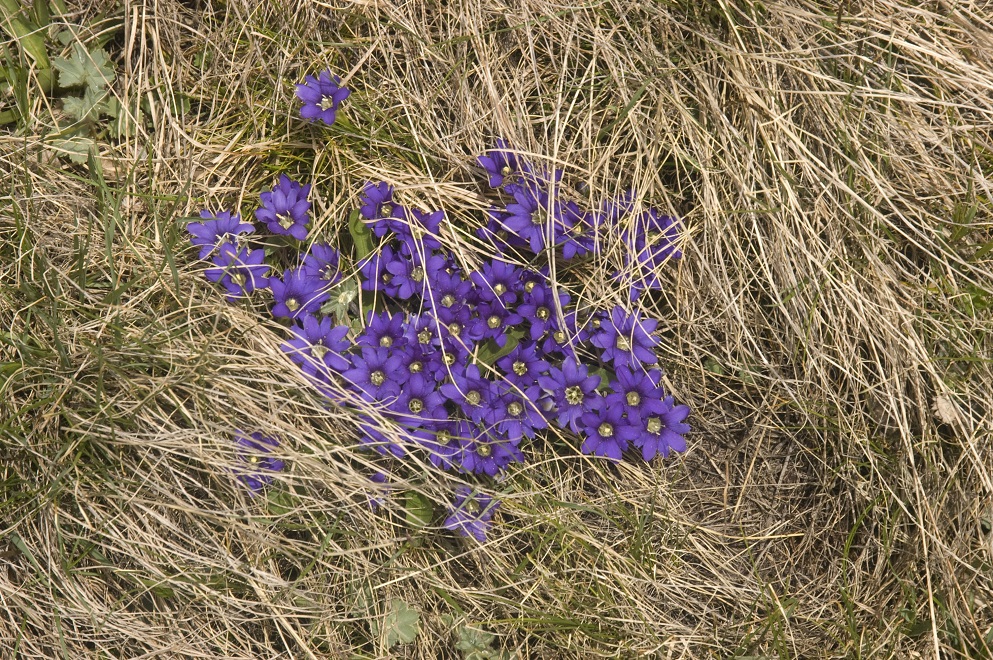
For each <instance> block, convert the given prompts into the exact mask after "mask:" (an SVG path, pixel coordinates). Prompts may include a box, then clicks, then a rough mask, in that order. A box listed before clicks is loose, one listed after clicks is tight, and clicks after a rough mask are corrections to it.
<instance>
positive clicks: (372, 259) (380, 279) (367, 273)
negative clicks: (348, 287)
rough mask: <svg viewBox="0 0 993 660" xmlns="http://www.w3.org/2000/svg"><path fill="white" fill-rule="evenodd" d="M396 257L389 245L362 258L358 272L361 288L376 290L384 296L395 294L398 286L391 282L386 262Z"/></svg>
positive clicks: (391, 277) (391, 276) (391, 275)
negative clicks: (361, 278) (360, 277)
mask: <svg viewBox="0 0 993 660" xmlns="http://www.w3.org/2000/svg"><path fill="white" fill-rule="evenodd" d="M396 259H397V254H396V252H394V251H393V248H391V247H390V246H389V245H384V246H383V247H382V248H380V249H379V250H377V251H375V252H373V253H372V254H370V255H368V256H367V257H366V258H365V259H363V260H362V262H361V265H360V266H359V272H361V273H362V277H363V281H362V290H363V291H378V292H380V293H382V294H383V295H385V296H390V297H394V296H396V295H397V291H398V287H397V286H396V285H395V284H393V274H392V273H390V271H388V270H387V269H386V266H387V264H389V263H391V262H393V261H395V260H396Z"/></svg>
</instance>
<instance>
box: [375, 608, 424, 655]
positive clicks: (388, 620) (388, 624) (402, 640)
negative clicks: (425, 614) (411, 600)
mask: <svg viewBox="0 0 993 660" xmlns="http://www.w3.org/2000/svg"><path fill="white" fill-rule="evenodd" d="M420 618H421V615H420V613H419V612H418V611H417V610H415V609H414V608H412V607H410V606H409V605H407V603H405V602H403V601H402V600H400V599H393V600H391V601H390V611H389V612H387V613H386V617H384V619H383V632H384V633H386V648H392V647H394V646H396V645H397V644H409V643H411V642H412V641H414V639H416V638H417V631H418V625H417V624H418V620H419V619H420Z"/></svg>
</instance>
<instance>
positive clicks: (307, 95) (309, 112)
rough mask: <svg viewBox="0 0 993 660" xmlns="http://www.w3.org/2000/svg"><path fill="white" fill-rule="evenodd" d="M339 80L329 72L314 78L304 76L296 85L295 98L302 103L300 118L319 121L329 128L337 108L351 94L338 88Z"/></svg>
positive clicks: (343, 88)
mask: <svg viewBox="0 0 993 660" xmlns="http://www.w3.org/2000/svg"><path fill="white" fill-rule="evenodd" d="M340 83H341V78H339V77H338V76H336V75H334V74H332V73H331V72H330V71H322V72H321V73H320V74H319V75H318V76H317V77H316V78H315V77H314V76H305V77H304V82H303V83H301V84H298V85H297V98H299V99H300V100H301V101H303V107H302V108H300V116H301V117H303V118H304V119H309V120H311V121H313V120H315V119H320V120H321V121H322V122H324V123H325V124H327V125H328V126H330V125H331V124H333V123H334V120H335V118H336V114H337V112H338V106H339V105H341V102H342V101H344V100H345V99H347V98H348V95H349V94H350V93H351V92H350V91H349V90H348V89H346V88H345V87H341V86H340Z"/></svg>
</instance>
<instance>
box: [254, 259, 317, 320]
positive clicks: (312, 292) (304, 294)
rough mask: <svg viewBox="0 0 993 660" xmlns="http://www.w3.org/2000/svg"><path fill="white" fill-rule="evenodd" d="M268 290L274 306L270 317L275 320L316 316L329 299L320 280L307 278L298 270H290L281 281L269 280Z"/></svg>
mask: <svg viewBox="0 0 993 660" xmlns="http://www.w3.org/2000/svg"><path fill="white" fill-rule="evenodd" d="M269 288H270V289H272V297H273V298H274V299H275V301H276V304H275V305H273V307H272V315H273V316H274V317H276V318H291V319H295V318H298V317H300V316H303V315H305V314H316V313H317V312H318V310H320V308H321V305H323V304H324V303H325V302H327V301H328V300H329V299H330V298H331V294H330V293H328V292H327V291H326V290H325V288H326V287H325V284H324V282H323V281H322V280H318V279H315V278H313V277H308V276H307V274H306V273H305V272H304V271H303V270H302V269H300V268H290V269H288V270H286V271H285V272H284V273H283V279H282V280H280V279H277V278H275V277H273V278H270V280H269Z"/></svg>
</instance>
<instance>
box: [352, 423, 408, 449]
mask: <svg viewBox="0 0 993 660" xmlns="http://www.w3.org/2000/svg"><path fill="white" fill-rule="evenodd" d="M359 419H360V423H359V431H360V432H361V435H359V442H360V443H361V444H363V445H365V446H366V447H370V448H371V449H372V450H373V451H376V452H378V453H380V454H382V455H383V456H387V455H390V454H392V455H393V456H396V457H397V458H403V457H404V456H406V455H407V449H406V448H405V447H404V446H402V445H400V444H398V443H397V442H395V441H394V440H393V439H392V438H391V437H390V436H388V435H387V434H386V433H384V432H383V428H382V426H381V425H380V422H378V421H377V420H375V419H373V418H372V417H370V416H368V415H363V416H362V417H360V418H359ZM393 435H395V433H394V434H393Z"/></svg>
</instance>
